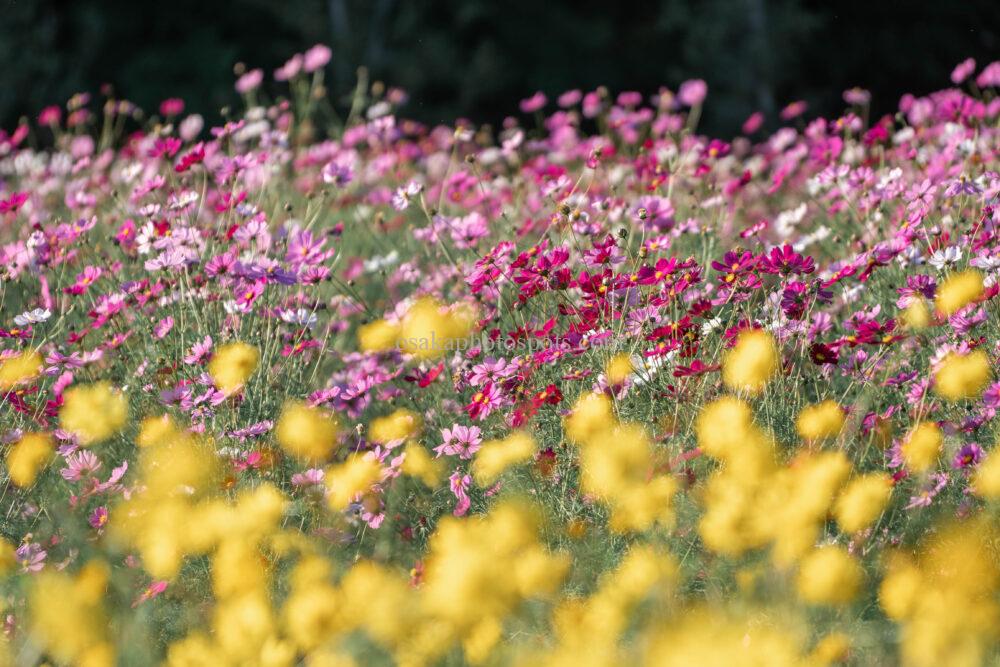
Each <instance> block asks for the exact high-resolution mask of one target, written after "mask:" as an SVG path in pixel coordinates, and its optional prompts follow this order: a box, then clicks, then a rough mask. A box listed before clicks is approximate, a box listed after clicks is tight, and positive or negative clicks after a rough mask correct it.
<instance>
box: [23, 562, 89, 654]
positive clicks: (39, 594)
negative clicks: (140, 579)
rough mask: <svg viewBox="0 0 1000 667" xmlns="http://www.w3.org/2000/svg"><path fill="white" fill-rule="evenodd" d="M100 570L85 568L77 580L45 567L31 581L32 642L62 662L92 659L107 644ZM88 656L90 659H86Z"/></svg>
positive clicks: (30, 624) (29, 598) (29, 596)
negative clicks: (94, 652)
mask: <svg viewBox="0 0 1000 667" xmlns="http://www.w3.org/2000/svg"><path fill="white" fill-rule="evenodd" d="M99 569H100V568H98V569H93V568H91V569H88V568H87V567H85V568H84V569H83V570H82V571H81V573H80V575H79V578H78V579H73V578H71V577H70V576H69V575H67V574H65V573H63V572H52V571H50V570H49V569H48V568H46V570H44V571H43V572H40V573H39V574H38V575H37V577H35V578H34V581H33V584H32V587H31V591H30V592H29V595H28V611H29V627H30V631H31V634H32V636H33V638H34V640H35V641H37V642H38V644H39V645H40V646H42V647H44V649H45V651H46V652H47V653H48V654H49V655H50V656H51V657H53V658H55V659H56V660H58V661H59V662H61V663H71V664H81V663H83V661H84V660H85V659H94V658H93V656H94V654H93V653H91V652H92V651H95V650H100V648H101V646H102V645H104V644H105V643H106V639H105V633H106V632H107V628H108V625H107V621H106V620H105V615H104V612H103V609H102V607H101V599H102V597H103V594H104V585H103V582H104V581H106V578H102V577H101V576H100V574H101V573H100V571H99ZM88 656H91V657H89V658H88Z"/></svg>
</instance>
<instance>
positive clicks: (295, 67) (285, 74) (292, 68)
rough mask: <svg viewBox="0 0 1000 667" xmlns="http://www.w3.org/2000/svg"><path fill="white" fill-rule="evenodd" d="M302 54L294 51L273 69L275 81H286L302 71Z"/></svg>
mask: <svg viewBox="0 0 1000 667" xmlns="http://www.w3.org/2000/svg"><path fill="white" fill-rule="evenodd" d="M302 62H303V60H302V54H300V53H296V54H295V55H294V56H292V57H291V58H289V59H288V61H287V62H286V63H285V64H284V65H282V66H281V67H279V68H278V69H276V70H275V71H274V79H275V81H288V80H289V79H293V78H295V75H296V74H298V73H299V72H301V71H302Z"/></svg>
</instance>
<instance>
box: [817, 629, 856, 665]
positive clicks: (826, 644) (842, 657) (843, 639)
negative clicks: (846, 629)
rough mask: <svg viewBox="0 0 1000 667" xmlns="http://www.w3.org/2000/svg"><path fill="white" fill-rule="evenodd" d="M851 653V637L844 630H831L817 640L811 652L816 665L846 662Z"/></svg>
mask: <svg viewBox="0 0 1000 667" xmlns="http://www.w3.org/2000/svg"><path fill="white" fill-rule="evenodd" d="M850 653H851V638H850V637H849V636H848V635H846V634H844V633H843V632H831V633H830V634H828V635H826V636H825V637H823V638H822V639H820V640H819V642H817V644H816V647H815V648H813V651H812V653H811V654H810V656H809V657H810V658H811V662H812V663H813V664H815V665H829V664H830V663H833V662H846V661H847V658H848V656H849V655H850Z"/></svg>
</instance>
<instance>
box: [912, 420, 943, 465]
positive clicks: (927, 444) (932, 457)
mask: <svg viewBox="0 0 1000 667" xmlns="http://www.w3.org/2000/svg"><path fill="white" fill-rule="evenodd" d="M943 442H944V436H943V435H942V434H941V429H940V428H938V425H937V424H935V423H934V422H921V423H919V424H917V425H916V426H915V427H914V428H913V430H912V431H910V433H909V435H907V437H906V440H905V441H904V442H903V446H902V452H903V460H904V461H905V462H906V467H908V468H909V469H910V470H912V471H914V472H925V471H927V470H929V469H930V468H931V467H932V466H933V465H934V464H935V463H936V462H937V460H938V457H939V456H940V455H941V444H942V443H943Z"/></svg>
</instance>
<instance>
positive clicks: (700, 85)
mask: <svg viewBox="0 0 1000 667" xmlns="http://www.w3.org/2000/svg"><path fill="white" fill-rule="evenodd" d="M707 95H708V84H707V83H705V82H704V81H703V80H702V79H690V80H688V81H685V82H684V83H682V84H681V87H680V90H679V91H678V92H677V99H678V100H679V101H680V103H681V104H683V105H684V106H687V107H696V106H699V105H700V104H701V103H702V102H704V101H705V97H706V96H707Z"/></svg>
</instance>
